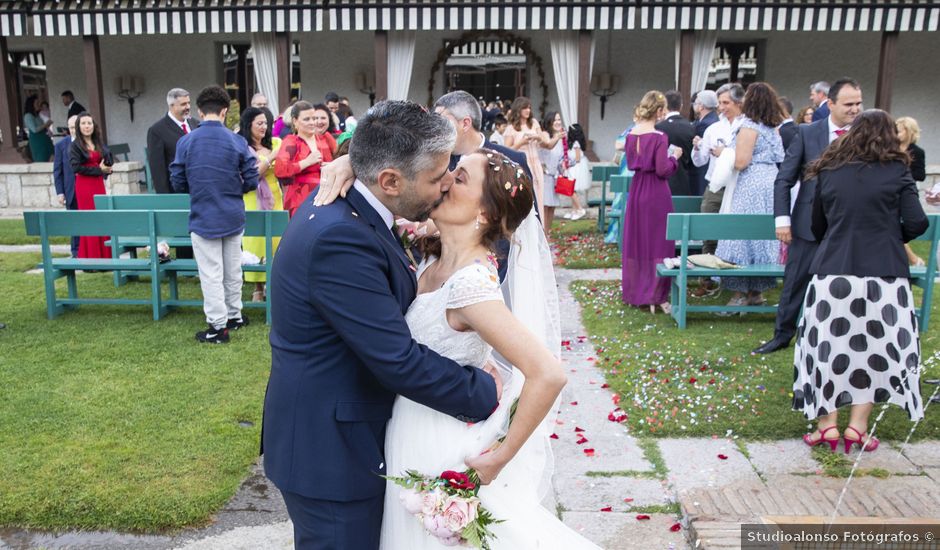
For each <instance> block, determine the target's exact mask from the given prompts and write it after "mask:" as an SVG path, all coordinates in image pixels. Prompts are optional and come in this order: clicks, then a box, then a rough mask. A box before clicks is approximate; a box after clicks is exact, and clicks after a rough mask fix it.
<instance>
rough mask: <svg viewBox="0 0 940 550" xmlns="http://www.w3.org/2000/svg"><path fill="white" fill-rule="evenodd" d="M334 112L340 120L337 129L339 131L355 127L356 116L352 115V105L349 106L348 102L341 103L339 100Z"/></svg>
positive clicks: (347, 130)
mask: <svg viewBox="0 0 940 550" xmlns="http://www.w3.org/2000/svg"><path fill="white" fill-rule="evenodd" d="M336 114H337V115H338V116H339V118H340V120H342V122H340V124H339V129H340V133H343V132H351V131H353V130H355V129H356V124H357V121H356V117H355V116H354V115H353V110H352V107H350V106H349V103H343V102H342V101H340V104H339V107H337V108H336Z"/></svg>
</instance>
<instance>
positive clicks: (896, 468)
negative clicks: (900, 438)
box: [839, 444, 921, 474]
mask: <svg viewBox="0 0 940 550" xmlns="http://www.w3.org/2000/svg"><path fill="white" fill-rule="evenodd" d="M841 449H842V448H841V447H840V448H839V452H840V453H841V452H842V450H841ZM844 456H845V455H844ZM847 458H848V459H849V460H853V461H854V460H856V459H858V467H859V468H863V469H866V470H871V469H874V468H879V469H882V470H886V471H888V472H890V473H892V474H919V473H920V471H921V468H920V467H918V466H916V465H915V464H914V463H913V462H911V461H910V460H908V458H907V457H905V456H904V455H903V454H902V453H899V452H898V451H897V450H896V449H893V448H892V447H891V446H888V445H885V444H881V445H880V446H879V447H878V450H877V451H875V452H873V453H859V452H858V446H857V445H856V446H854V447H852V453H851V454H849V455H847Z"/></svg>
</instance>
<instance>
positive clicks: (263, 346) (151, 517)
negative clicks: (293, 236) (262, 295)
mask: <svg viewBox="0 0 940 550" xmlns="http://www.w3.org/2000/svg"><path fill="white" fill-rule="evenodd" d="M38 260H39V255H38V254H0V287H2V288H3V289H4V291H5V292H4V294H5V299H4V300H3V301H2V302H0V321H2V322H5V323H7V328H6V329H5V330H2V331H0V349H2V350H3V352H2V353H0V387H2V388H3V392H4V394H3V395H4V398H3V399H2V400H0V418H2V419H3V422H2V423H0V448H2V449H3V450H4V452H3V453H0V471H2V472H3V475H2V476H0V525H3V526H10V527H26V528H36V529H85V530H90V529H118V530H125V531H140V532H155V531H162V530H175V529H179V528H182V527H184V526H192V525H202V524H205V523H207V522H208V520H209V519H210V518H211V516H212V514H213V513H214V512H215V511H217V510H218V509H219V508H220V507H221V506H222V505H224V503H225V502H226V501H228V500H229V498H230V497H231V496H232V495H233V494H234V493H235V491H236V490H237V489H238V487H239V485H240V483H241V481H242V480H243V479H244V478H245V476H246V475H247V474H248V472H249V470H250V466H251V465H252V464H253V463H254V461H255V460H256V459H257V456H258V446H259V445H258V442H259V436H260V426H261V410H262V400H263V396H264V389H265V384H266V382H267V377H268V370H269V366H270V353H269V350H268V344H267V333H268V330H267V327H266V326H265V325H264V321H263V314H262V313H261V312H258V311H255V310H251V311H250V313H248V315H249V317H251V320H252V321H253V323H252V326H250V327H248V328H247V329H245V330H243V331H240V332H238V333H236V334H234V335H233V337H232V343H231V344H229V345H227V346H205V345H200V344H198V343H197V342H196V341H195V339H194V338H193V334H194V333H195V331H196V330H198V329H199V328H201V327H202V326H204V319H203V315H202V312H201V311H199V310H198V309H196V308H185V309H182V310H179V311H178V312H175V313H173V314H172V315H170V316H168V317H167V318H166V319H164V320H162V321H158V322H155V321H153V320H152V319H151V317H150V312H149V309H148V308H146V307H143V306H83V307H82V308H80V309H78V310H75V311H68V312H66V313H65V314H63V315H62V316H60V317H59V318H57V319H55V320H51V321H50V320H47V319H46V316H45V298H44V293H43V288H42V279H41V277H40V276H38V275H29V274H24V273H22V271H23V269H24V268H31V267H33V266H34V265H35V264H36V263H37V262H38ZM59 283H60V286H62V285H64V281H62V280H60V281H59ZM78 285H79V290H80V292H81V293H82V294H87V295H100V296H104V295H108V296H114V295H119V296H123V297H143V296H146V294H147V292H148V288H149V287H148V285H147V284H146V282H142V283H132V284H129V285H127V286H125V287H121V288H120V289H117V288H114V286H113V285H112V278H111V274H110V273H100V274H80V275H79V276H78ZM61 290H64V288H63V289H61ZM246 290H247V291H250V289H249V288H248V287H247V286H246ZM181 292H182V294H183V297H184V298H190V297H191V298H195V297H198V296H199V290H198V286H197V283H196V281H195V280H194V279H184V280H183V283H182V288H181ZM241 422H247V423H250V424H248V425H247V427H243V426H241V425H240V423H241Z"/></svg>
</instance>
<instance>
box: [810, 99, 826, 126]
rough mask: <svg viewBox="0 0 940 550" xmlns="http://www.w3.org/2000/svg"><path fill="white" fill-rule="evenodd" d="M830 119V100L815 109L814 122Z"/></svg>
mask: <svg viewBox="0 0 940 550" xmlns="http://www.w3.org/2000/svg"><path fill="white" fill-rule="evenodd" d="M827 118H829V100H828V99H827V100H825V101H823V102H822V103H820V104H819V107H816V108H815V109H813V122H816V121H817V120H826V119H827Z"/></svg>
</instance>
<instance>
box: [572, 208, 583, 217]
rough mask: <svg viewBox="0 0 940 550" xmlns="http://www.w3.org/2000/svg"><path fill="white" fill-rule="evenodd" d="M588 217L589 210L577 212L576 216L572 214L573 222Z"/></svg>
mask: <svg viewBox="0 0 940 550" xmlns="http://www.w3.org/2000/svg"><path fill="white" fill-rule="evenodd" d="M586 215H587V210H584V209H583V208H582V209H581V210H578V211H577V212H575V213H574V214H572V215H571V219H572V220H580V219H581V218H583V217H584V216H586Z"/></svg>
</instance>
